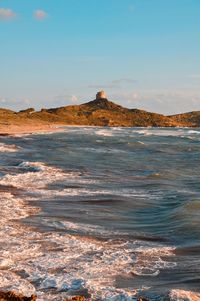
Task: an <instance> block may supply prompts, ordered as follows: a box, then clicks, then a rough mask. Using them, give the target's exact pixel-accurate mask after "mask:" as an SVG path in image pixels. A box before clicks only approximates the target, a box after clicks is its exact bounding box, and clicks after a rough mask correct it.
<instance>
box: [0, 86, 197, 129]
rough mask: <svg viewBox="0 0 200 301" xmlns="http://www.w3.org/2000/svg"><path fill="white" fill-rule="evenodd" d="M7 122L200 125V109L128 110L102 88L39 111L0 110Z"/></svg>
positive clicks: (4, 121) (154, 125) (18, 123)
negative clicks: (87, 98)
mask: <svg viewBox="0 0 200 301" xmlns="http://www.w3.org/2000/svg"><path fill="white" fill-rule="evenodd" d="M1 124H2V125H6V124H16V125H19V126H20V125H23V124H63V125H90V126H122V127H148V126H150V127H199V126H200V111H197V112H190V113H185V114H178V115H173V116H165V115H162V114H157V113H151V112H147V111H144V110H138V109H128V108H124V107H122V106H120V105H118V104H115V103H114V102H112V101H109V100H108V99H107V96H106V93H105V92H104V91H100V92H98V93H97V95H96V99H95V100H92V101H90V102H86V103H84V104H81V105H70V106H65V107H59V108H52V109H42V110H41V111H39V112H36V111H35V110H34V109H33V108H31V109H27V110H22V111H20V112H18V113H16V112H13V111H11V110H6V109H0V126H1Z"/></svg>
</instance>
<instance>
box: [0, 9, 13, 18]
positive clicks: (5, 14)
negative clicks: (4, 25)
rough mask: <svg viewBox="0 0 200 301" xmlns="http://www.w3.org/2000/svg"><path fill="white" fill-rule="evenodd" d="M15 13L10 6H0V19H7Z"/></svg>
mask: <svg viewBox="0 0 200 301" xmlns="http://www.w3.org/2000/svg"><path fill="white" fill-rule="evenodd" d="M16 15H17V14H16V13H15V12H14V11H13V10H12V9H10V8H0V21H9V20H12V19H14V18H15V17H16Z"/></svg>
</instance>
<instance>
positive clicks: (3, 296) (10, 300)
mask: <svg viewBox="0 0 200 301" xmlns="http://www.w3.org/2000/svg"><path fill="white" fill-rule="evenodd" d="M36 300H37V297H36V296H34V295H32V296H31V297H25V296H23V295H22V294H18V295H17V294H15V293H12V292H0V301H36ZM65 301H88V300H87V299H86V298H85V297H82V296H75V297H72V298H71V299H66V300H65ZM137 301H149V300H147V299H143V298H139V299H138V300H137Z"/></svg>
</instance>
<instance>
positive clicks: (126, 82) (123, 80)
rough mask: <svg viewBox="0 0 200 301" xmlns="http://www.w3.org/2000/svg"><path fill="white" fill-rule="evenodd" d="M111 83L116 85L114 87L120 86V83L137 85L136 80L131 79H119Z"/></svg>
mask: <svg viewBox="0 0 200 301" xmlns="http://www.w3.org/2000/svg"><path fill="white" fill-rule="evenodd" d="M112 83H113V84H116V85H118V84H122V83H124V84H135V83H137V80H135V79H131V78H120V79H115V80H113V81H112Z"/></svg>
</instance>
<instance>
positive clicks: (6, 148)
mask: <svg viewBox="0 0 200 301" xmlns="http://www.w3.org/2000/svg"><path fill="white" fill-rule="evenodd" d="M19 150H20V147H18V146H16V145H14V144H5V143H0V152H2V153H14V152H17V151H19Z"/></svg>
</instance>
